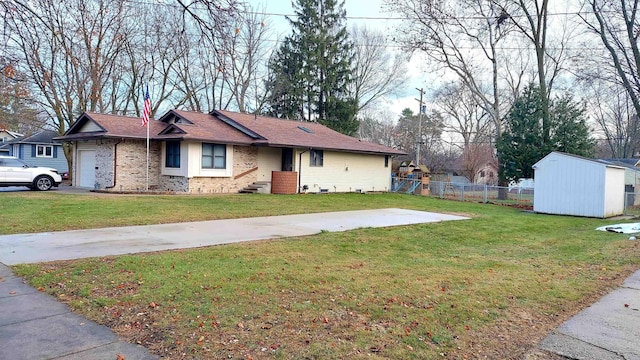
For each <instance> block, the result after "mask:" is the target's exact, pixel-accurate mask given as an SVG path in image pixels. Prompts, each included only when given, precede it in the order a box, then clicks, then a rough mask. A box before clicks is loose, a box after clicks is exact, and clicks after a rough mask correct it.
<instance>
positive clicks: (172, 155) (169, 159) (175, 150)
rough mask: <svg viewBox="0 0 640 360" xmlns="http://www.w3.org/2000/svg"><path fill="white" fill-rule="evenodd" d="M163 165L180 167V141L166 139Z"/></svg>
mask: <svg viewBox="0 0 640 360" xmlns="http://www.w3.org/2000/svg"><path fill="white" fill-rule="evenodd" d="M164 166H165V167H168V168H179V167H180V142H178V141H167V144H166V149H165V160H164Z"/></svg>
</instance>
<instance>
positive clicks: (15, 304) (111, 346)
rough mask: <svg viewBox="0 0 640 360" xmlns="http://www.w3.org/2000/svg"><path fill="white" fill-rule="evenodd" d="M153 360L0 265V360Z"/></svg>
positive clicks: (141, 349) (137, 347)
mask: <svg viewBox="0 0 640 360" xmlns="http://www.w3.org/2000/svg"><path fill="white" fill-rule="evenodd" d="M118 354H120V355H122V356H124V358H125V359H127V360H135V359H141V360H142V359H157V358H158V357H156V356H153V355H151V354H149V352H147V350H146V349H145V348H143V347H141V346H136V345H133V344H129V343H125V342H123V341H121V340H119V339H118V337H117V336H116V335H115V334H114V333H113V332H112V331H111V330H110V329H109V328H107V327H105V326H102V325H98V324H96V323H94V322H93V321H89V320H87V319H85V318H83V317H81V316H78V315H75V314H73V313H71V312H70V311H69V308H68V307H67V306H66V305H64V304H62V303H60V302H58V301H56V299H55V298H53V297H52V296H49V295H47V294H44V293H41V292H39V291H37V290H36V289H34V288H32V287H30V286H28V285H26V284H24V283H23V282H22V279H20V278H17V277H15V276H14V275H13V273H12V272H11V271H10V270H9V268H7V267H6V266H5V265H3V264H0V359H11V360H22V359H24V360H32V359H79V360H82V359H87V360H93V359H116V357H117V355H118Z"/></svg>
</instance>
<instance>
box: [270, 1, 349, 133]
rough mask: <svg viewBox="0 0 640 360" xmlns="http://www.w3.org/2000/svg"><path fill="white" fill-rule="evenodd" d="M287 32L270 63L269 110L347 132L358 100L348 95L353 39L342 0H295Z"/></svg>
mask: <svg viewBox="0 0 640 360" xmlns="http://www.w3.org/2000/svg"><path fill="white" fill-rule="evenodd" d="M294 12H295V15H296V18H295V20H294V19H289V21H290V23H291V25H292V27H293V33H292V34H291V35H289V36H288V37H287V38H286V39H285V41H284V42H283V44H282V45H281V47H280V49H279V50H278V51H277V52H276V54H275V55H274V57H273V58H272V60H271V61H270V62H269V69H270V73H271V75H270V77H269V80H268V81H267V82H266V87H267V90H268V93H269V97H268V103H269V105H270V110H269V113H270V114H271V115H273V116H278V117H287V118H294V119H299V120H306V121H318V122H320V123H322V124H324V125H327V126H329V127H331V128H333V129H334V130H337V131H340V132H342V133H345V134H348V135H352V134H354V133H355V132H356V131H357V130H358V121H357V120H356V118H355V115H356V112H357V109H358V107H357V103H356V101H355V100H354V99H352V98H350V97H349V94H348V90H347V89H348V85H349V83H350V81H351V78H350V76H351V68H350V63H351V59H352V58H353V44H352V43H351V42H350V40H349V38H348V34H347V29H346V26H345V16H346V12H345V10H344V2H340V3H338V1H337V0H296V2H295V3H294Z"/></svg>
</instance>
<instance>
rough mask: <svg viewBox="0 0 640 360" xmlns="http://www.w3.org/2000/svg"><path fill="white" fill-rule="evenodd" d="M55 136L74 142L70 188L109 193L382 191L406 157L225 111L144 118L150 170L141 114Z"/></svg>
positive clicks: (92, 117)
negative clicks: (256, 187) (397, 160)
mask: <svg viewBox="0 0 640 360" xmlns="http://www.w3.org/2000/svg"><path fill="white" fill-rule="evenodd" d="M59 139H60V140H62V141H68V142H71V143H73V145H74V147H73V148H74V150H73V164H74V168H73V169H72V172H73V177H72V178H73V182H74V184H73V185H75V186H80V187H90V188H95V189H101V190H112V191H143V190H145V189H146V188H147V186H148V187H149V189H150V190H157V191H171V192H184V193H214V192H238V191H240V190H242V189H244V188H246V187H248V186H250V185H252V184H254V183H262V184H269V185H270V186H271V192H273V193H296V192H301V191H308V192H348V191H358V190H359V191H387V190H389V189H390V182H391V164H392V163H391V157H392V156H394V155H401V154H404V153H403V152H401V151H398V150H396V149H392V148H389V147H386V146H382V145H378V144H373V143H369V142H364V141H359V140H358V139H356V138H353V137H350V136H346V135H343V134H340V133H338V132H336V131H333V130H331V129H329V128H327V127H325V126H322V125H320V124H317V123H308V122H299V121H289V120H281V119H275V118H270V117H264V116H255V115H250V114H241V113H235V112H230V111H213V112H211V113H209V114H203V113H198V112H189V111H181V110H171V111H169V112H167V113H166V114H164V115H163V116H162V117H161V118H160V119H159V120H152V121H150V122H149V167H148V169H147V166H146V164H147V155H146V154H147V145H146V128H145V127H142V126H141V125H140V119H139V118H132V117H124V116H116V115H106V114H96V113H84V114H82V115H81V116H80V117H79V118H78V119H77V120H76V122H75V123H74V124H73V125H71V127H70V128H69V130H68V131H67V132H66V133H65V135H64V136H62V137H60V138H59ZM147 171H148V183H147Z"/></svg>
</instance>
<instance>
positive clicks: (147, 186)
mask: <svg viewBox="0 0 640 360" xmlns="http://www.w3.org/2000/svg"><path fill="white" fill-rule="evenodd" d="M148 86H149V85H147V87H148ZM147 92H148V90H147ZM145 189H146V191H147V192H149V122H147V184H146V187H145Z"/></svg>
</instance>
